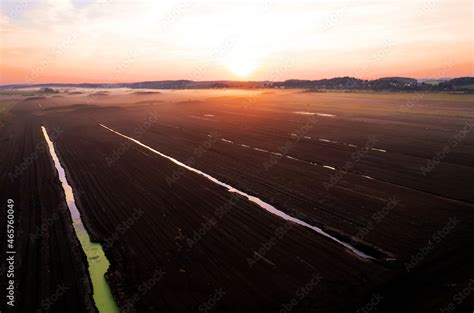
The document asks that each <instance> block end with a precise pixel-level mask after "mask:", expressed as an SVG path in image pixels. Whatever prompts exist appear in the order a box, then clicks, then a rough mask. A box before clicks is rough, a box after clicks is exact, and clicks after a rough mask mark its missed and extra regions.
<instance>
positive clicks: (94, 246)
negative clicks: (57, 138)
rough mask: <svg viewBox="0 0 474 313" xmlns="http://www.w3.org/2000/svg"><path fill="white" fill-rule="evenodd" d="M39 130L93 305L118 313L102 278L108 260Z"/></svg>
mask: <svg viewBox="0 0 474 313" xmlns="http://www.w3.org/2000/svg"><path fill="white" fill-rule="evenodd" d="M41 130H42V131H43V135H44V138H45V139H46V142H47V144H48V147H49V153H50V155H51V157H52V159H53V162H54V166H55V167H56V170H57V172H58V176H59V180H60V182H61V185H62V187H63V190H64V194H65V197H66V203H67V206H68V208H69V211H70V212H71V217H72V222H73V227H74V231H75V233H76V236H77V238H78V239H79V242H80V243H81V246H82V249H83V250H84V253H85V254H86V256H87V263H88V270H89V276H90V279H91V282H92V288H93V299H94V302H95V305H96V307H97V309H98V310H99V312H100V313H115V312H119V309H118V307H117V305H116V304H115V301H114V299H113V297H112V293H111V291H110V288H109V285H108V284H107V281H106V280H105V277H104V274H105V273H106V272H107V270H108V268H109V266H110V263H109V260H107V257H106V256H105V253H104V250H103V249H102V246H101V245H100V244H99V243H95V242H91V240H90V237H89V234H88V233H87V231H86V229H85V228H84V224H83V223H82V220H81V214H80V213H79V210H78V209H77V206H76V202H75V200H74V193H73V190H72V187H71V185H69V183H68V181H67V179H66V172H65V171H64V168H63V167H62V165H61V163H60V161H59V158H58V156H57V154H56V150H55V149H54V145H53V142H52V141H51V139H50V138H49V136H48V132H47V131H46V128H45V127H44V126H41Z"/></svg>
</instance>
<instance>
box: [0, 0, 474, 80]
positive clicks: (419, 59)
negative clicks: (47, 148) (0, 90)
mask: <svg viewBox="0 0 474 313" xmlns="http://www.w3.org/2000/svg"><path fill="white" fill-rule="evenodd" d="M473 6H474V1H470V0H449V1H448V0H398V1H392V0H389V1H381V0H377V1H375V0H367V1H357V0H345V1H343V0H335V1H318V0H316V1H296V0H294V1H278V0H275V1H271V0H262V1H258V0H257V1H256V0H253V1H250V0H244V1H237V0H233V1H225V0H224V1H209V0H196V1H193V0H191V1H144V0H141V1H140V0H139V1H130V0H129V1H121V0H119V1H112V0H102V1H100V0H97V1H96V0H37V1H26V2H20V1H11V0H1V14H0V32H1V35H0V39H1V41H0V44H1V53H0V84H11V83H45V82H71V83H76V82H133V81H144V80H164V79H190V80H219V79H231V80H274V81H276V80H285V79H290V78H299V79H320V78H329V77H334V76H355V77H359V78H368V79H371V78H377V77H382V76H409V77H415V78H433V77H455V76H473V75H474V73H473V72H474V71H473V51H474V47H473V38H474V21H473V11H474V8H473Z"/></svg>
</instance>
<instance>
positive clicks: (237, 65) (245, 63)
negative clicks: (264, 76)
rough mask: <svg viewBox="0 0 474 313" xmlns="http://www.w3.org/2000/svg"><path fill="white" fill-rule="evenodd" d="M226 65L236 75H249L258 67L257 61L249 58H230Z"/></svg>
mask: <svg viewBox="0 0 474 313" xmlns="http://www.w3.org/2000/svg"><path fill="white" fill-rule="evenodd" d="M226 66H227V68H228V69H229V70H230V71H231V72H232V73H234V74H235V75H237V76H240V77H247V76H249V75H250V74H252V73H253V72H254V71H255V69H256V68H257V61H256V60H252V59H247V58H237V59H232V60H229V61H228V63H227V64H226Z"/></svg>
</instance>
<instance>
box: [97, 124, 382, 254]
mask: <svg viewBox="0 0 474 313" xmlns="http://www.w3.org/2000/svg"><path fill="white" fill-rule="evenodd" d="M100 126H102V127H103V128H105V129H107V130H109V131H111V132H112V133H114V134H117V135H119V136H121V137H123V138H126V139H128V140H130V141H132V142H134V143H136V144H138V145H140V146H142V147H144V148H146V149H148V150H150V151H151V152H153V153H156V154H158V155H160V156H162V157H164V158H166V159H168V160H170V161H172V162H173V163H175V164H176V165H179V166H181V167H184V168H186V169H187V170H189V171H191V172H194V173H197V174H199V175H202V176H204V177H206V178H207V179H209V180H210V181H212V182H214V183H216V184H217V185H220V186H223V187H225V188H227V190H228V191H229V192H232V193H237V194H239V195H241V196H243V197H245V198H247V199H248V200H249V201H251V202H253V203H255V204H257V205H258V206H259V207H261V208H262V209H264V210H266V211H268V212H270V213H272V214H274V215H276V216H278V217H280V218H282V219H285V220H287V221H291V222H293V223H296V224H298V225H301V226H304V227H307V228H309V229H311V230H313V231H315V232H317V233H318V234H320V235H322V236H324V237H326V238H329V239H330V240H332V241H334V242H336V243H338V244H340V245H341V246H343V247H345V248H347V249H348V250H350V251H352V252H353V253H354V254H356V255H357V256H359V257H361V258H364V259H374V258H373V257H372V256H370V255H367V254H365V253H364V252H362V251H360V250H359V249H357V248H355V247H353V246H352V245H350V244H349V243H347V242H344V241H341V240H339V239H337V238H335V237H333V236H331V235H330V234H328V233H326V232H325V231H324V230H322V229H321V228H319V227H316V226H313V225H310V224H308V223H306V222H304V221H302V220H300V219H297V218H295V217H292V216H290V215H288V214H286V213H285V212H283V211H280V210H278V209H277V208H275V207H274V206H272V205H271V204H269V203H266V202H265V201H263V200H261V199H259V198H257V197H255V196H252V195H249V194H247V193H245V192H243V191H240V190H238V189H236V188H234V187H232V186H231V185H229V184H226V183H224V182H222V181H220V180H218V179H217V178H215V177H213V176H211V175H209V174H207V173H204V172H202V171H200V170H198V169H195V168H193V167H191V166H188V165H186V164H184V163H182V162H180V161H178V160H176V159H175V158H173V157H170V156H168V155H166V154H164V153H161V152H159V151H158V150H155V149H153V148H152V147H150V146H147V145H146V144H144V143H142V142H140V141H139V140H136V139H134V138H132V137H129V136H127V135H124V134H122V133H120V132H118V131H115V130H113V129H112V128H109V127H107V126H105V125H103V124H100Z"/></svg>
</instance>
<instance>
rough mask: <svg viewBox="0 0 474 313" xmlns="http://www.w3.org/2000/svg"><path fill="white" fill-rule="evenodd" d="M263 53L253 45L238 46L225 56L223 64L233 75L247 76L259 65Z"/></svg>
mask: <svg viewBox="0 0 474 313" xmlns="http://www.w3.org/2000/svg"><path fill="white" fill-rule="evenodd" d="M264 55H265V53H263V51H262V49H261V48H258V47H256V46H255V45H251V44H248V45H245V46H238V47H235V48H234V49H233V51H232V52H231V53H230V54H229V55H228V57H227V58H225V60H224V65H225V67H226V68H227V69H228V70H229V71H231V72H232V73H233V74H234V75H237V76H239V77H248V76H249V75H251V74H252V73H254V72H255V71H256V70H257V69H258V68H259V67H260V65H261V64H260V63H261V62H262V59H263V56H264Z"/></svg>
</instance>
